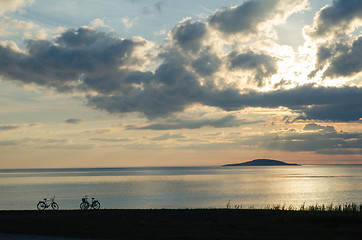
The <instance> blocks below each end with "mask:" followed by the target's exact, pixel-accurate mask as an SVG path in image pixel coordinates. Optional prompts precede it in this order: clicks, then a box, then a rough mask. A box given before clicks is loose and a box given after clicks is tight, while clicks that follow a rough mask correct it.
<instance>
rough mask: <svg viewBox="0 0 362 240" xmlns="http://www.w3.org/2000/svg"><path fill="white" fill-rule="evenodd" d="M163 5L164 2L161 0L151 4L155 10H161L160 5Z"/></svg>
mask: <svg viewBox="0 0 362 240" xmlns="http://www.w3.org/2000/svg"><path fill="white" fill-rule="evenodd" d="M163 5H164V2H163V1H158V2H156V3H155V4H153V6H154V7H155V8H156V10H157V11H158V12H162V7H163Z"/></svg>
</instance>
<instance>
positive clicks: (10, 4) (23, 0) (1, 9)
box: [0, 0, 33, 16]
mask: <svg viewBox="0 0 362 240" xmlns="http://www.w3.org/2000/svg"><path fill="white" fill-rule="evenodd" d="M32 2H33V0H1V1H0V16H1V15H2V14H4V13H5V12H8V11H9V12H12V11H15V10H17V9H19V8H21V7H24V6H26V5H28V4H31V3H32Z"/></svg>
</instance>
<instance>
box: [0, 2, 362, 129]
mask: <svg viewBox="0 0 362 240" xmlns="http://www.w3.org/2000/svg"><path fill="white" fill-rule="evenodd" d="M294 2H295V1H292V0H290V1H286V3H285V4H284V1H281V0H280V1H277V0H271V1H248V2H245V3H244V4H242V5H240V6H238V7H235V8H230V9H224V10H220V11H217V12H216V13H215V14H214V15H213V16H211V17H210V18H209V19H208V21H210V24H211V25H213V26H214V27H219V26H222V25H224V24H227V23H229V21H235V23H233V26H229V27H230V28H229V29H228V28H226V29H225V30H224V31H226V32H228V31H239V32H240V31H254V30H255V26H257V25H258V23H261V22H265V21H266V19H269V20H270V19H273V18H274V17H275V16H276V15H278V16H279V17H284V16H285V15H286V14H287V13H286V11H291V10H286V9H284V7H285V6H294V7H295V5H296V4H295V3H294ZM293 4H294V5H293ZM298 4H301V3H300V2H299V3H298ZM273 9H274V10H275V9H278V10H280V12H278V13H273V14H274V15H272V16H271V15H270V14H272V13H269V12H272V10H273ZM249 10H250V12H248V11H249ZM264 13H265V14H266V15H265V16H264V15H263V14H264ZM243 14H246V15H245V16H244V15H243ZM275 14H276V15H275ZM254 15H255V16H254ZM262 15H263V17H262ZM244 18H250V19H249V21H248V22H246V23H244V22H243V23H242V24H241V26H239V25H238V24H239V23H240V21H244V20H245V19H244ZM240 19H241V20H240ZM243 19H244V20H243ZM245 21H246V20H245ZM252 23H256V25H255V26H254V30H251V29H253V27H250V26H249V25H250V24H252ZM215 24H216V25H215ZM243 24H244V25H243ZM206 25H207V23H202V22H199V21H198V22H192V21H190V20H187V21H185V22H182V23H180V24H179V25H178V26H176V27H175V28H174V29H173V30H172V32H171V35H172V40H171V41H170V42H168V44H167V48H163V49H161V50H160V52H161V54H159V55H158V59H157V60H161V61H162V63H161V64H160V65H159V66H158V67H157V68H156V69H154V70H155V71H152V72H151V71H141V70H139V71H136V70H132V69H135V68H136V67H138V68H137V69H140V68H139V66H140V65H142V64H143V63H144V60H141V59H138V58H137V57H136V55H140V54H139V53H138V54H135V50H137V48H140V47H142V46H144V45H145V44H146V41H144V40H130V39H120V38H117V37H114V35H111V34H106V33H103V32H98V31H95V30H92V29H89V28H86V27H83V28H79V29H78V30H68V31H66V32H64V33H63V34H61V35H60V36H59V37H57V38H56V39H55V40H54V41H53V42H51V41H35V40H29V41H27V43H26V44H27V45H26V50H25V51H24V52H19V51H17V50H14V49H13V48H11V47H10V46H6V45H4V44H3V45H1V46H0V55H1V58H0V75H2V76H4V77H5V79H15V80H17V81H21V82H23V83H35V84H38V85H40V86H44V87H52V88H55V89H57V90H58V91H80V92H86V93H87V96H86V104H88V105H89V106H91V107H94V108H97V109H100V110H105V111H107V112H109V113H115V114H119V113H131V112H138V113H141V114H142V115H143V116H146V117H147V118H149V119H155V118H162V117H169V116H171V115H172V114H174V113H179V112H182V111H184V110H185V109H186V108H188V107H191V106H194V105H196V104H200V105H204V106H212V107H218V108H220V109H223V110H225V111H235V110H240V109H244V108H248V107H263V108H278V107H287V108H289V109H291V110H293V111H295V112H298V113H300V119H317V120H326V121H358V120H359V119H360V118H361V113H362V111H361V105H360V104H359V103H360V102H362V99H361V97H362V94H361V93H362V90H361V88H357V87H340V88H337V87H334V88H323V87H319V88H315V87H312V86H308V85H307V86H300V87H296V88H294V89H289V90H283V89H280V90H275V91H269V92H257V91H249V92H248V90H246V89H244V90H242V92H243V93H241V90H240V89H237V88H235V87H234V86H233V85H232V84H227V83H225V82H227V81H224V82H217V80H218V79H216V78H214V77H213V74H214V73H215V72H216V71H218V70H219V69H220V67H221V66H222V65H223V64H225V61H229V66H230V69H240V70H242V71H245V72H251V73H252V76H253V81H255V82H256V83H257V84H258V85H259V86H263V84H264V83H265V82H266V81H267V80H268V79H269V78H270V77H271V76H272V75H273V74H275V73H276V71H277V65H276V64H277V63H276V62H277V61H276V59H275V58H273V57H271V56H268V55H267V54H265V53H256V52H253V51H251V50H250V51H246V52H244V53H239V52H232V53H231V54H229V55H228V57H225V58H222V59H220V58H219V57H218V56H217V54H216V53H215V52H216V51H215V49H213V48H212V47H211V46H206V45H204V43H203V40H204V39H206V36H207V34H208V33H207V29H208V28H207V27H206ZM247 29H249V30H247ZM360 45H361V40H360V39H359V40H356V41H355V43H354V44H353V45H352V46H351V47H350V50H348V51H345V52H344V50H343V49H344V48H345V47H344V48H343V46H344V45H343V44H342V45H341V46H342V47H339V48H338V50H335V51H337V52H338V54H337V55H335V54H333V51H332V52H331V53H328V49H329V46H326V49H325V52H323V51H324V50H323V51H322V50H321V51H320V54H319V55H320V60H321V62H322V61H325V62H328V61H329V62H331V63H330V68H331V69H332V68H333V69H334V72H335V73H338V74H342V73H343V72H341V71H342V70H343V69H342V68H341V67H339V65H338V64H337V63H338V62H341V63H342V62H343V61H347V60H349V62H348V63H351V62H353V63H354V64H350V65H351V66H349V68H347V69H348V70H349V72H353V70H352V69H351V68H353V67H355V68H356V69H357V70H355V72H356V71H360V62H361V61H358V60H359V58H358V57H359V56H360V55H361V54H359V53H360V49H361V47H360ZM336 49H337V48H336ZM214 51H215V52H214ZM194 52H198V54H193V53H194ZM332 56H333V57H332ZM342 56H346V57H345V58H347V57H348V59H344V58H342ZM144 58H148V56H144ZM332 58H333V59H332ZM225 66H228V64H225ZM358 69H359V70H358ZM331 71H332V70H330V71H329V70H327V71H326V72H331ZM246 74H247V73H246ZM216 82H217V83H216ZM220 120H221V119H220ZM239 121H240V120H239V119H233V116H232V115H231V117H230V116H229V118H226V119H223V120H222V121H221V122H222V124H220V125H221V126H228V125H227V124H229V126H234V125H235V124H236V125H238V124H241V123H240V122H239ZM178 124H179V123H177V122H176V123H175V126H166V128H167V127H168V128H172V127H174V128H189V126H186V125H184V126H182V125H178ZM188 124H190V123H188ZM194 124H195V128H199V127H202V126H214V127H218V125H217V124H218V123H217V122H213V121H211V120H209V122H204V123H200V122H197V123H194ZM233 124H234V125H233ZM191 125H192V124H190V126H191Z"/></svg>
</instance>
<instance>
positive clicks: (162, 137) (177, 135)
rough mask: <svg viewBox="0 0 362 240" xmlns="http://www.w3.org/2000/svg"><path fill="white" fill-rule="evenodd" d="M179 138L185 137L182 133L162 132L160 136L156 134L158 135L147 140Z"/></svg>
mask: <svg viewBox="0 0 362 240" xmlns="http://www.w3.org/2000/svg"><path fill="white" fill-rule="evenodd" d="M181 138H185V136H184V135H183V134H170V133H165V134H163V135H161V136H158V137H154V138H149V140H152V141H165V140H169V139H181Z"/></svg>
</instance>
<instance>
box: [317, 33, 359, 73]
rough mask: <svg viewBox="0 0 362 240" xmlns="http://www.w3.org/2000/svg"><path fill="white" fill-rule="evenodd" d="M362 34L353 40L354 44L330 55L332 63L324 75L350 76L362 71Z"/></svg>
mask: <svg viewBox="0 0 362 240" xmlns="http://www.w3.org/2000/svg"><path fill="white" fill-rule="evenodd" d="M361 54H362V36H361V37H359V38H358V39H357V40H356V41H354V42H353V44H352V46H345V47H344V48H342V49H339V51H338V50H335V51H333V52H332V54H331V55H330V56H329V62H330V65H329V66H328V68H327V70H326V71H325V72H324V74H323V76H324V77H327V76H328V77H348V76H353V75H355V74H358V73H360V72H362V61H361Z"/></svg>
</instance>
